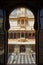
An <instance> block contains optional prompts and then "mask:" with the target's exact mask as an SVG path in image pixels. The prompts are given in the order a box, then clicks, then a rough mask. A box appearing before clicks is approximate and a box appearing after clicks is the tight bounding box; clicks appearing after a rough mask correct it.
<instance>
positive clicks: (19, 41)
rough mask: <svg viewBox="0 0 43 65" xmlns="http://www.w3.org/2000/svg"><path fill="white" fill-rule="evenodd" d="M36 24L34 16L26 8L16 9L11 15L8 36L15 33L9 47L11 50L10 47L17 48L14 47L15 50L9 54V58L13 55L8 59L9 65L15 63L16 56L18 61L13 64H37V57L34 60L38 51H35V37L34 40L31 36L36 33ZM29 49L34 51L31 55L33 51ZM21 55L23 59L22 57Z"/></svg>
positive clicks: (9, 41)
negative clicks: (33, 55) (33, 56)
mask: <svg viewBox="0 0 43 65" xmlns="http://www.w3.org/2000/svg"><path fill="white" fill-rule="evenodd" d="M34 22H35V17H34V14H33V12H32V11H31V10H29V9H28V8H24V7H21V8H16V9H14V10H13V11H12V12H11V13H10V15H9V23H10V29H9V30H8V34H9V32H10V31H11V32H12V34H13V33H14V34H13V35H14V36H13V37H14V38H12V39H9V40H8V47H9V49H10V46H11V47H12V46H13V45H14V46H15V47H14V48H13V47H12V48H13V49H15V50H13V49H12V52H11V50H10V51H9V52H8V56H9V54H11V56H10V57H8V64H12V62H13V61H14V59H15V58H16V56H17V58H18V59H17V58H16V60H17V61H16V60H15V61H14V62H15V63H14V62H13V64H16V63H17V64H18V63H19V64H22V63H23V64H24V63H25V64H26V63H27V64H29V63H31V64H35V63H36V61H35V60H36V56H35V59H34V58H33V59H32V54H33V53H35V54H36V51H34V50H35V44H36V42H35V37H34V38H32V35H31V33H35V30H34ZM33 36H34V35H33ZM11 37H12V36H11ZM22 45H23V46H22ZM21 46H22V47H21ZM29 46H30V47H29ZM32 46H34V50H33V48H32ZM20 47H21V48H20ZM29 48H30V49H31V50H32V51H33V52H32V53H31V50H30V51H29ZM10 52H11V53H10ZM13 54H14V55H13ZM19 54H20V59H21V62H20V59H19V56H18V55H19ZM21 54H22V56H23V57H21ZM23 54H24V55H23ZM25 54H26V57H25ZM27 54H28V57H27ZM29 55H30V56H31V58H30V56H29ZM12 56H13V58H12ZM14 56H15V58H14ZM9 58H10V62H11V63H10V62H9ZM22 58H23V59H22ZM27 59H28V60H27ZM29 59H30V62H29ZM31 59H32V61H31ZM12 60H13V61H12ZM18 60H19V61H18ZM24 61H25V62H24Z"/></svg>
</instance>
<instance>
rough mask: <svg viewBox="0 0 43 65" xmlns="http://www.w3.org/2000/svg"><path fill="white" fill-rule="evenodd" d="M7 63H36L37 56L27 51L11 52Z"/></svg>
mask: <svg viewBox="0 0 43 65" xmlns="http://www.w3.org/2000/svg"><path fill="white" fill-rule="evenodd" d="M7 64H35V57H33V56H32V55H31V54H30V55H29V54H26V53H19V54H17V55H16V54H14V53H12V54H11V53H9V54H8V63H7Z"/></svg>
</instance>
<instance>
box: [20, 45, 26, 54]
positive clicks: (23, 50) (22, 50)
mask: <svg viewBox="0 0 43 65" xmlns="http://www.w3.org/2000/svg"><path fill="white" fill-rule="evenodd" d="M25 51H26V49H25V45H21V46H20V53H22V52H25Z"/></svg>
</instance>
